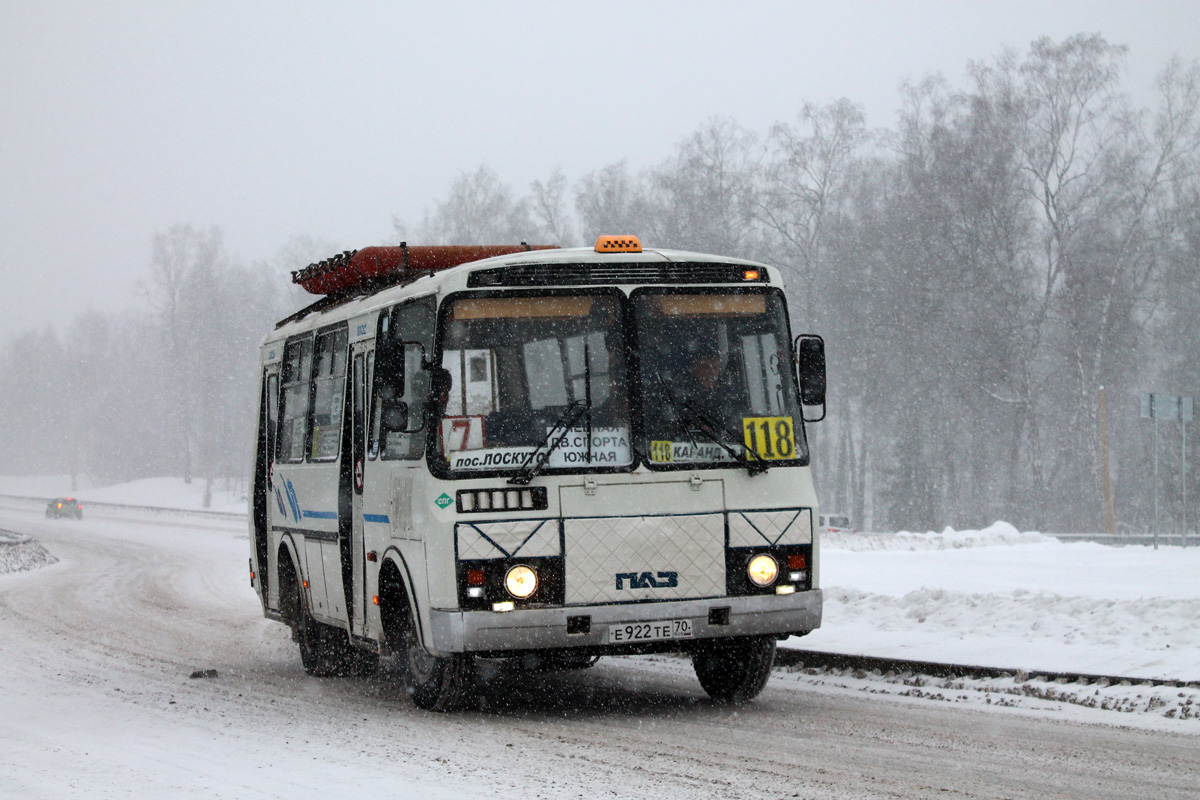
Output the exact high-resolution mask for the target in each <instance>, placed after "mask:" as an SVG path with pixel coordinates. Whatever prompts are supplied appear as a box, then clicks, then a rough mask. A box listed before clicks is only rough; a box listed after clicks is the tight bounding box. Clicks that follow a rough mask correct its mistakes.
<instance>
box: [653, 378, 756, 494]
mask: <svg viewBox="0 0 1200 800" xmlns="http://www.w3.org/2000/svg"><path fill="white" fill-rule="evenodd" d="M655 375H656V376H657V377H658V382H659V385H660V386H661V387H662V391H663V395H664V396H665V397H666V398H667V402H668V403H670V404H671V407H672V408H674V409H675V410H676V411H678V412H679V414H680V416H681V417H682V418H683V421H684V423H685V424H686V426H687V427H685V428H684V432H686V433H687V435H688V438H689V439H691V441H692V446H693V447H696V448H697V449H699V445H697V444H696V439H695V437H694V436H693V435H692V426H694V427H695V429H696V430H698V431H699V432H700V433H702V434H704V436H705V438H707V439H708V440H709V441H711V442H713V443H714V444H716V445H717V446H718V447H720V448H721V449H722V450H724V451H725V452H726V453H728V454H729V456H730V458H732V459H733V460H734V461H735V462H737V464H738V465H739V466H741V467H744V468H745V470H746V472H747V473H749V474H750V475H759V474H761V473H763V472H766V471H767V469H768V468H769V467H768V465H767V462H766V461H763V460H761V459H754V460H753V461H751V460H750V459H749V458H746V456H745V454H743V453H739V452H738V451H737V450H736V449H734V448H733V447H731V446H730V445H729V442H728V439H729V438H731V437H732V438H735V439H736V437H733V434H732V433H731V432H730V431H728V430H726V429H724V428H722V427H721V426H719V425H716V424H715V423H713V421H712V420H711V419H709V418H708V416H706V415H705V414H704V412H702V411H700V410H699V409H697V408H696V407H695V406H694V405H693V404H691V403H689V402H688V401H687V400H686V399H679V400H677V399H675V396H674V395H673V394H671V390H670V389H668V388H667V382H666V380H665V379H664V378H663V376H662V373H661V372H656V373H655Z"/></svg>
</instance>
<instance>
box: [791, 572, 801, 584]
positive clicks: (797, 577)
mask: <svg viewBox="0 0 1200 800" xmlns="http://www.w3.org/2000/svg"><path fill="white" fill-rule="evenodd" d="M788 580H789V581H791V582H792V583H800V582H801V581H803V580H804V573H803V572H789V573H788Z"/></svg>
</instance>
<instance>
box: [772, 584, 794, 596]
mask: <svg viewBox="0 0 1200 800" xmlns="http://www.w3.org/2000/svg"><path fill="white" fill-rule="evenodd" d="M795 592H796V587H795V586H792V585H791V584H790V583H783V584H780V585H779V586H776V587H775V594H795Z"/></svg>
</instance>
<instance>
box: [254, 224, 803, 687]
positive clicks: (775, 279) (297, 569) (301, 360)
mask: <svg viewBox="0 0 1200 800" xmlns="http://www.w3.org/2000/svg"><path fill="white" fill-rule="evenodd" d="M293 278H294V280H295V281H296V282H297V283H300V284H302V285H303V286H305V288H307V289H309V290H310V291H313V292H316V293H324V297H322V298H321V299H320V300H318V301H317V302H315V303H313V304H312V305H311V306H309V307H308V308H305V309H304V310H302V311H300V312H298V313H296V314H294V315H292V316H291V317H289V318H287V319H285V320H283V321H282V322H280V323H279V324H278V325H277V326H276V327H275V330H274V331H273V332H272V333H271V334H270V335H269V336H268V337H267V338H266V340H265V341H264V343H263V346H262V357H261V383H260V391H259V404H260V410H259V414H258V421H257V432H256V433H257V443H258V444H257V447H256V449H255V456H254V464H253V475H254V481H253V492H252V497H251V499H250V512H251V513H250V518H251V523H250V534H251V535H250V541H251V546H250V579H251V585H252V586H253V587H254V589H255V591H256V592H257V594H258V596H259V598H260V600H261V602H262V607H263V613H264V614H265V615H266V616H267V617H268V618H270V619H274V620H278V621H280V622H283V623H285V624H287V625H289V626H290V627H291V629H292V634H293V639H294V640H295V641H297V642H298V643H299V649H300V655H301V659H302V661H303V664H304V668H305V669H306V670H307V671H308V672H309V673H310V674H313V675H335V674H369V673H370V672H372V671H374V670H375V669H376V668H377V667H378V665H379V662H380V659H381V657H382V658H384V659H388V660H389V661H390V662H391V663H392V664H394V665H395V667H396V670H397V672H399V673H400V674H401V675H403V678H404V680H405V682H406V684H407V687H408V691H409V693H410V694H411V696H412V698H413V701H414V702H415V703H416V704H417V705H418V706H420V707H421V708H425V709H431V710H448V709H452V708H455V707H457V706H459V705H461V703H462V702H463V700H464V699H465V698H467V697H469V693H470V691H471V686H472V681H473V670H474V666H475V665H476V663H477V659H513V660H515V661H517V662H518V663H520V664H524V665H526V666H528V665H531V664H535V663H536V664H540V665H543V666H549V667H561V668H571V667H584V666H588V665H590V664H591V663H593V662H594V661H595V659H596V658H598V657H599V656H601V655H620V654H637V653H650V652H664V651H677V652H685V653H689V654H690V655H691V658H692V661H693V664H694V666H695V671H696V674H697V677H698V678H699V681H700V684H701V686H702V687H703V688H704V690H705V691H706V692H707V693H708V694H709V695H710V696H711V697H713V698H716V699H718V700H722V701H731V702H739V701H745V700H749V699H751V698H753V697H755V696H756V695H757V694H758V693H759V692H760V691H761V690H762V688H763V687H764V686H765V685H766V682H767V679H768V678H769V676H770V671H771V666H772V663H773V661H774V656H775V643H776V641H777V640H779V639H783V638H786V637H787V636H789V635H792V634H804V633H807V632H809V631H811V630H813V629H814V628H816V627H818V626H819V625H820V623H821V592H820V589H819V588H818V586H819V583H818V578H819V571H818V568H819V561H818V535H817V533H816V530H815V524H814V523H815V522H816V520H817V511H818V509H817V499H816V497H815V495H814V492H813V484H812V476H811V472H810V469H809V455H808V448H807V444H806V439H805V429H804V422H806V421H809V422H813V421H817V420H818V419H820V417H822V416H823V415H824V394H825V363H824V343H823V341H822V340H821V339H820V337H816V336H800V337H797V338H796V339H795V340H793V339H792V337H791V334H790V332H789V321H788V313H787V304H786V302H785V299H784V294H783V290H782V283H781V278H780V273H779V271H778V270H777V269H775V268H774V267H770V266H767V265H764V264H758V263H754V262H751V261H744V260H739V259H732V258H723V257H717V256H711V255H700V254H696V253H686V252H677V251H667V250H645V251H643V250H642V247H641V244H640V243H639V242H638V240H637V239H636V237H601V238H600V239H599V240H598V241H597V243H596V246H595V248H594V249H570V250H560V249H557V248H553V249H552V248H530V247H528V246H521V247H482V248H470V247H408V246H406V245H401V246H400V247H370V248H365V249H363V250H359V251H354V252H346V253H343V254H341V255H339V256H336V257H334V258H332V259H329V260H327V261H324V262H321V263H320V264H314V265H312V266H310V267H308V268H306V269H304V270H301V271H299V272H298V273H295V274H294V276H293ZM806 414H807V417H806Z"/></svg>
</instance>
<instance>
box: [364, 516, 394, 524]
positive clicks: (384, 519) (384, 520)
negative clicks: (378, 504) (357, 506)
mask: <svg viewBox="0 0 1200 800" xmlns="http://www.w3.org/2000/svg"><path fill="white" fill-rule="evenodd" d="M363 522H382V523H383V524H384V525H386V524H387V523H388V515H387V514H363Z"/></svg>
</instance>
